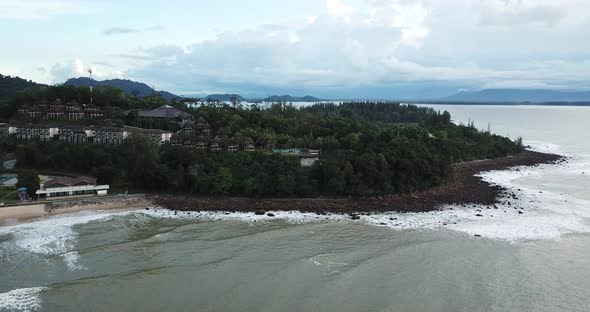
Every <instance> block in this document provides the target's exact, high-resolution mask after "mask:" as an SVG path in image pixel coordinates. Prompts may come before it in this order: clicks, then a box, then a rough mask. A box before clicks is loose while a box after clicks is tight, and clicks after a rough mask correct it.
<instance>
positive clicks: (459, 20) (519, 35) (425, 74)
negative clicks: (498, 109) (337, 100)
mask: <svg viewBox="0 0 590 312" xmlns="http://www.w3.org/2000/svg"><path fill="white" fill-rule="evenodd" d="M554 3H556V2H552V1H548V0H538V1H529V0H520V1H510V0H489V1H485V2H484V1H468V0H449V1H440V0H327V1H326V2H325V4H326V5H325V8H324V9H323V11H322V12H310V13H314V15H310V17H308V18H307V19H303V18H301V19H300V20H299V21H298V23H295V24H278V23H266V24H263V25H260V26H258V27H253V28H250V29H245V30H235V31H226V32H221V33H219V34H218V35H216V36H215V37H214V38H212V39H209V40H204V41H200V42H195V43H192V44H187V45H158V46H153V47H151V48H147V49H146V48H141V49H136V50H135V51H131V52H127V53H121V54H119V55H118V56H120V57H121V58H123V59H128V60H132V61H138V62H134V65H133V66H131V67H130V68H129V69H128V70H127V71H126V76H127V77H131V78H136V79H139V80H148V81H149V82H150V83H156V84H157V85H158V86H161V88H165V89H168V90H171V91H177V90H217V91H224V92H238V93H241V94H243V95H247V96H264V95H270V94H273V93H281V94H283V93H297V94H304V93H305V94H307V93H311V94H314V95H318V96H322V97H338V96H343V97H344V96H346V97H376V98H377V97H380V98H386V97H412V96H413V97H421V98H425V97H429V96H431V97H436V96H444V95H445V92H446V93H449V94H450V93H452V92H454V91H455V90H457V89H460V88H468V89H481V88H487V87H522V88H525V87H526V88H536V87H546V88H568V87H569V88H590V78H588V73H590V56H588V54H587V53H586V52H585V51H588V48H589V46H588V43H587V41H585V40H584V35H583V34H582V33H581V31H580V29H586V28H587V27H588V26H590V25H589V23H588V22H589V21H587V19H586V17H585V16H583V15H584V14H583V13H580V12H586V11H584V10H581V8H582V7H583V6H584V3H583V1H576V0H563V2H561V1H560V2H559V7H557V5H556V4H554ZM553 8H554V9H555V10H554V11H555V12H553V13H548V11H551V10H552V9H553ZM547 42H551V44H547ZM574 54H575V55H576V58H574V57H572V55H574Z"/></svg>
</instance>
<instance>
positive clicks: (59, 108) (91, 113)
mask: <svg viewBox="0 0 590 312" xmlns="http://www.w3.org/2000/svg"><path fill="white" fill-rule="evenodd" d="M18 114H19V115H21V116H22V117H25V118H29V119H68V120H81V119H100V118H103V117H104V113H103V111H101V110H100V109H99V108H98V107H96V106H94V105H87V104H79V103H78V102H77V101H76V100H72V101H71V102H69V103H67V104H64V103H63V102H62V101H61V100H60V99H57V100H55V101H53V102H49V103H47V102H42V103H37V104H28V105H23V106H22V107H20V108H19V109H18Z"/></svg>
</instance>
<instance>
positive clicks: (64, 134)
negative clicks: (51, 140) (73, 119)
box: [59, 127, 89, 144]
mask: <svg viewBox="0 0 590 312" xmlns="http://www.w3.org/2000/svg"><path fill="white" fill-rule="evenodd" d="M88 138H89V137H88V133H87V132H86V130H85V129H83V128H76V127H66V128H60V129H59V140H60V141H62V142H67V143H73V144H82V143H86V142H88Z"/></svg>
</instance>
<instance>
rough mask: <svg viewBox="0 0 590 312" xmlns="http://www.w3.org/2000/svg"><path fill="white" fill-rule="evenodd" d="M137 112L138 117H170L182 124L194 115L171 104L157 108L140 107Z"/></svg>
mask: <svg viewBox="0 0 590 312" xmlns="http://www.w3.org/2000/svg"><path fill="white" fill-rule="evenodd" d="M135 111H136V112H137V117H139V118H144V119H169V120H176V121H178V122H179V123H181V124H185V123H187V122H189V121H190V120H191V119H192V117H193V115H191V114H189V113H187V112H183V111H181V110H179V109H178V108H175V107H172V106H170V105H162V106H160V107H158V108H156V109H152V110H149V109H140V110H135Z"/></svg>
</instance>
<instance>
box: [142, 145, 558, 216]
mask: <svg viewBox="0 0 590 312" xmlns="http://www.w3.org/2000/svg"><path fill="white" fill-rule="evenodd" d="M562 161H565V158H564V157H563V156H560V155H555V154H546V153H540V152H534V151H529V150H527V151H524V152H522V153H520V154H517V155H514V156H508V157H502V158H496V159H489V160H479V161H472V162H465V163H460V164H456V165H455V167H454V174H453V177H452V178H451V180H450V181H449V182H448V183H446V184H445V185H442V186H438V187H434V188H431V189H428V190H424V191H419V192H416V193H411V194H399V195H384V196H375V197H362V198H359V197H322V198H241V197H197V196H183V195H162V194H158V195H155V194H154V195H150V196H148V199H150V200H151V201H153V202H154V203H156V204H157V205H158V206H160V207H163V208H167V209H171V210H180V211H230V212H255V213H257V214H266V213H267V211H301V212H313V213H318V214H325V213H328V212H330V213H348V214H351V215H352V216H353V218H354V217H355V216H357V217H358V215H356V213H370V212H386V211H396V212H427V211H433V210H439V209H440V207H441V205H445V204H459V205H465V204H480V205H494V204H497V203H498V200H499V198H500V195H501V194H502V193H504V192H505V191H506V190H505V189H503V188H502V187H500V186H497V185H491V184H490V183H487V182H485V181H483V180H482V179H481V178H480V177H477V176H476V175H477V174H478V173H480V172H484V171H492V170H506V169H509V168H511V167H517V166H538V165H540V164H550V163H558V162H562ZM509 196H512V197H515V196H516V195H515V194H509Z"/></svg>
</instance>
